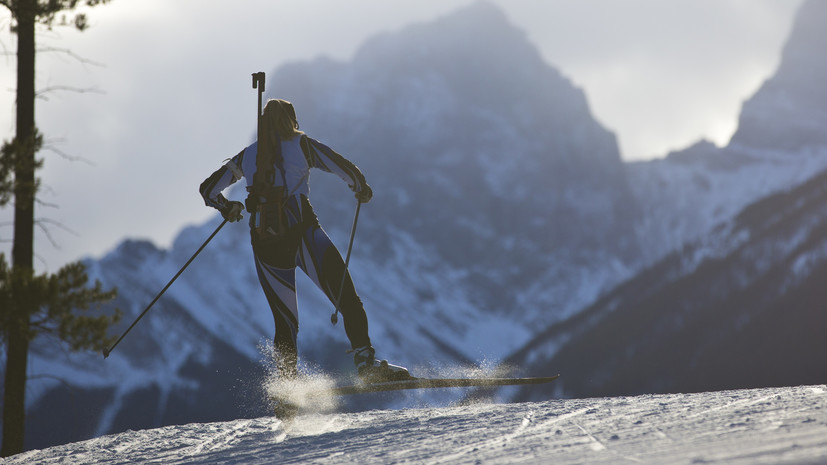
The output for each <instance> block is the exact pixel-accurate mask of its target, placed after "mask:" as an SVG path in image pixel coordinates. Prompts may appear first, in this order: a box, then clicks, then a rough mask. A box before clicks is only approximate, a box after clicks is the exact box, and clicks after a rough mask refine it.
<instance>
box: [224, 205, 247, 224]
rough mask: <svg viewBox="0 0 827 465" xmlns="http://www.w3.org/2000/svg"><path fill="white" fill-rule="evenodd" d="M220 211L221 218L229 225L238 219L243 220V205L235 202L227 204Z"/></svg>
mask: <svg viewBox="0 0 827 465" xmlns="http://www.w3.org/2000/svg"><path fill="white" fill-rule="evenodd" d="M220 211H221V216H223V217H224V219H225V220H227V221H229V222H230V223H235V222H236V221H239V220H240V219H242V218H244V216H243V215H242V214H241V212H242V211H244V204H243V203H241V202H238V201H236V200H232V201H230V202H227V204H226V205H224V208H222V209H221V210H220Z"/></svg>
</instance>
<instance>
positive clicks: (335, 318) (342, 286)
mask: <svg viewBox="0 0 827 465" xmlns="http://www.w3.org/2000/svg"><path fill="white" fill-rule="evenodd" d="M357 202H358V203H357V204H356V215H355V216H354V217H353V227H352V228H351V229H350V243H348V245H347V258H345V272H344V274H343V275H342V284H340V285H339V297H337V298H336V311H335V312H333V314H332V315H330V323H331V324H332V325H333V326H336V323H337V322H338V321H339V305H340V304H341V302H342V292H343V291H344V290H345V280H347V273H348V271H347V266H348V264H349V263H350V251H351V250H353V238H354V236H356V222H357V221H359V209H360V208H362V201H361V200H357Z"/></svg>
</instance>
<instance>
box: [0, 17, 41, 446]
mask: <svg viewBox="0 0 827 465" xmlns="http://www.w3.org/2000/svg"><path fill="white" fill-rule="evenodd" d="M35 9H36V0H20V2H19V3H18V10H17V12H16V13H17V14H16V19H17V28H18V29H17V41H18V42H17V124H16V131H17V133H16V142H17V143H16V144H15V145H16V147H18V149H17V150H19V151H20V152H18V153H17V157H16V158H17V163H16V166H15V172H14V178H15V189H14V202H15V204H14V244H13V246H12V269H13V272H15V273H16V272H21V273H31V270H33V257H34V190H35V177H34V170H35V153H34V152H35V147H36V144H34V137H35V125H34V76H35V68H34V58H35V48H34V37H35V29H34V26H35ZM18 282H19V281H18ZM30 305H31V299H29V298H26V297H25V296H20V295H15V305H14V307H13V308H12V309H9V310H10V311H12V312H14V315H13V316H12V318H11V320H12V325H11V327H10V328H9V334H8V339H7V341H8V350H7V352H6V357H7V361H6V379H5V392H4V394H3V446H2V450H0V455H2V456H3V457H7V456H9V455H13V454H17V453H20V452H22V451H23V429H24V424H25V414H26V411H25V408H26V401H25V392H26V361H27V358H28V352H29V315H31V314H32V313H33V312H31V311H30V310H31V309H30V308H27V307H28V306H30Z"/></svg>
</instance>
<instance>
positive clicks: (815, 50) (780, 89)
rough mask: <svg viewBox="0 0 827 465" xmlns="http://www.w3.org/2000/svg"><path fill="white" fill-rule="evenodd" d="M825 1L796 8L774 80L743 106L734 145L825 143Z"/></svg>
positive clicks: (769, 146)
mask: <svg viewBox="0 0 827 465" xmlns="http://www.w3.org/2000/svg"><path fill="white" fill-rule="evenodd" d="M825 24H827V2H823V1H821V0H807V1H805V2H804V4H802V6H801V8H800V9H799V11H798V13H797V15H796V18H795V23H794V25H793V28H792V32H791V34H790V37H789V39H788V40H787V43H786V44H785V46H784V51H783V54H782V58H781V63H780V65H779V67H778V70H777V72H776V73H775V75H774V76H773V77H771V78H770V79H768V80H767V81H766V82H765V83H764V85H763V86H762V87H761V89H760V90H759V91H758V92H757V93H756V94H755V95H754V96H753V97H752V98H750V99H749V100H747V101H746V102H745V103H744V106H743V109H742V112H741V117H740V120H739V122H738V130H737V131H736V133H735V135H734V136H733V137H732V141H731V142H732V143H733V144H737V145H742V146H747V147H756V148H762V149H776V150H797V149H800V148H804V147H812V146H816V145H823V144H826V143H827V131H824V128H825V127H827V87H825V86H824V83H825V82H827V60H824V59H818V58H816V57H821V56H823V55H824V50H825V49H827V28H825V27H824V25H825Z"/></svg>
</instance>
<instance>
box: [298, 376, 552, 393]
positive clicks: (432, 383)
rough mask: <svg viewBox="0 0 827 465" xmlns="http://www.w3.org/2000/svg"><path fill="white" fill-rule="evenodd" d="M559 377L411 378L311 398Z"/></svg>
mask: <svg viewBox="0 0 827 465" xmlns="http://www.w3.org/2000/svg"><path fill="white" fill-rule="evenodd" d="M559 377H560V375H554V376H545V377H537V378H411V379H406V380H402V381H387V382H382V383H360V384H352V385H347V386H336V387H332V388H330V389H324V390H321V391H316V392H313V393H312V394H311V395H312V396H346V395H353V394H366V393H369V392H384V391H400V390H405V389H435V388H456V387H493V386H515V385H522V384H544V383H550V382H552V381H554V380H555V379H557V378H559Z"/></svg>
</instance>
